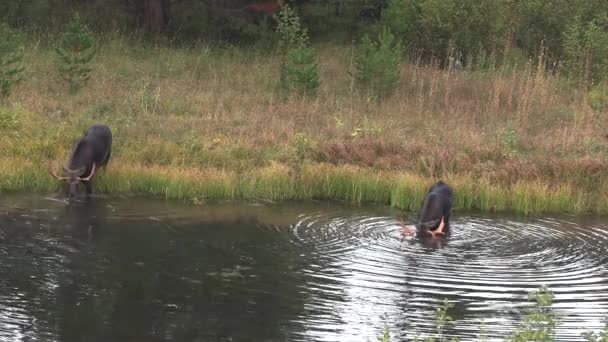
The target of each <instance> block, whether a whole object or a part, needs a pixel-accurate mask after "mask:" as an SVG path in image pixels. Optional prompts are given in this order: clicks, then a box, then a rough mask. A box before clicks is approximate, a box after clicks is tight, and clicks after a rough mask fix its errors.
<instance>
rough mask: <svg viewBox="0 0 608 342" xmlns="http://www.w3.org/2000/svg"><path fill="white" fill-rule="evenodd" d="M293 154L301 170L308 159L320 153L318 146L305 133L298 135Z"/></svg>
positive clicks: (295, 139) (293, 144)
mask: <svg viewBox="0 0 608 342" xmlns="http://www.w3.org/2000/svg"><path fill="white" fill-rule="evenodd" d="M292 146H293V154H294V159H295V163H296V167H297V168H301V167H302V165H303V164H304V161H305V160H306V159H307V158H312V157H314V155H315V154H316V153H317V152H318V144H317V142H316V141H315V140H313V139H311V138H308V137H307V136H306V135H304V134H303V133H297V134H296V135H295V137H294V140H293V142H292Z"/></svg>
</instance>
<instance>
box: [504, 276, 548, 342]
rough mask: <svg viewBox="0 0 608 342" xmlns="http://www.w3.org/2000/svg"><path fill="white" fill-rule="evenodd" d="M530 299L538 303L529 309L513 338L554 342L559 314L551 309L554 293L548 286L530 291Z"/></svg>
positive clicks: (521, 340) (514, 340)
mask: <svg viewBox="0 0 608 342" xmlns="http://www.w3.org/2000/svg"><path fill="white" fill-rule="evenodd" d="M528 298H529V300H530V301H533V302H535V303H536V305H535V306H534V307H532V308H530V309H528V310H527V311H528V313H527V315H526V317H525V320H524V322H523V323H522V325H521V327H520V328H519V329H518V330H517V331H516V332H515V334H514V336H513V337H512V338H511V341H513V342H528V341H535V342H552V341H554V340H555V325H556V324H557V319H558V317H557V315H556V314H555V313H554V312H553V310H552V309H551V303H552V301H553V294H552V293H551V292H550V291H549V290H548V289H547V288H546V287H542V288H541V289H540V290H538V291H536V292H533V293H530V295H529V297H528Z"/></svg>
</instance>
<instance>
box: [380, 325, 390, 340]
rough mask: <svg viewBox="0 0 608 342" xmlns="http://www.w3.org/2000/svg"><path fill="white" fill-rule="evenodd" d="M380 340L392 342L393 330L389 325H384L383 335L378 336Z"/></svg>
mask: <svg viewBox="0 0 608 342" xmlns="http://www.w3.org/2000/svg"><path fill="white" fill-rule="evenodd" d="M378 342H391V332H390V331H389V330H388V325H386V324H385V325H384V330H383V331H382V335H381V336H380V337H378Z"/></svg>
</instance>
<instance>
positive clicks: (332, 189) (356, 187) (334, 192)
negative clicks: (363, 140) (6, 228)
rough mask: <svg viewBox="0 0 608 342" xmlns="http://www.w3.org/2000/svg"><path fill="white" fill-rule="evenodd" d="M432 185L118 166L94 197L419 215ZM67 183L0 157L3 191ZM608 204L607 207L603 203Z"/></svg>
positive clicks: (542, 204)
mask: <svg viewBox="0 0 608 342" xmlns="http://www.w3.org/2000/svg"><path fill="white" fill-rule="evenodd" d="M445 180H446V181H448V182H449V183H450V184H452V186H453V187H454V189H455V191H456V204H455V209H457V210H461V209H465V210H471V209H476V210H485V211H503V210H510V211H514V212H517V213H523V214H538V213H543V212H569V213H584V212H600V213H605V212H606V211H608V207H606V206H602V207H600V206H599V205H598V204H592V203H589V202H585V201H584V196H583V195H582V194H576V193H575V192H574V191H573V190H571V188H569V187H558V188H551V187H549V186H547V185H543V184H541V183H536V182H534V183H526V182H518V183H516V184H515V185H514V186H513V187H512V188H499V187H497V186H495V185H492V184H490V183H488V182H475V180H472V179H469V178H463V177H454V178H447V179H445ZM430 183H431V180H429V179H426V178H424V177H420V176H417V175H412V174H406V173H399V172H387V171H375V170H370V169H367V168H361V167H354V166H348V165H347V166H334V165H330V164H305V165H304V167H303V168H302V170H301V173H300V174H296V171H295V170H294V169H293V168H290V167H289V166H287V165H283V164H272V165H270V166H267V167H262V168H254V169H251V170H247V171H242V172H236V171H231V170H222V169H199V168H184V167H175V166H158V165H157V166H146V165H142V164H134V163H130V162H125V161H123V160H121V159H116V160H113V161H112V163H111V164H110V165H109V167H108V170H107V173H104V172H103V171H101V172H100V173H99V174H98V176H97V179H96V180H95V188H96V191H99V192H102V193H107V194H121V193H132V194H139V195H151V196H155V197H161V198H167V199H178V200H184V201H189V202H195V203H197V202H201V201H206V200H237V199H239V200H240V199H264V200H270V201H282V200H311V199H314V200H340V201H346V202H351V203H358V204H365V203H376V204H385V205H391V206H394V207H397V208H402V209H406V210H417V209H418V208H419V207H420V205H421V203H422V200H423V197H424V195H425V193H426V191H427V189H428V187H429V185H430ZM60 187H61V182H59V181H57V180H55V179H54V178H52V177H51V176H50V175H49V173H48V171H47V169H46V165H44V164H40V163H36V162H33V161H29V160H25V159H0V191H3V192H11V191H30V192H43V193H48V192H56V191H59V190H60ZM603 203H604V205H605V204H606V203H607V202H603Z"/></svg>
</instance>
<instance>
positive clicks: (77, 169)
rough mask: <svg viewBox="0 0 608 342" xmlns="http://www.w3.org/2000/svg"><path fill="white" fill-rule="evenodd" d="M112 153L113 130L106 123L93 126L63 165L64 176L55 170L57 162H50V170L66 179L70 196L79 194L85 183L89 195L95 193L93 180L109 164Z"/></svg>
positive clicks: (77, 143) (59, 177)
mask: <svg viewBox="0 0 608 342" xmlns="http://www.w3.org/2000/svg"><path fill="white" fill-rule="evenodd" d="M111 154H112V132H111V131H110V128H109V127H108V126H106V125H94V126H91V127H90V128H89V129H87V131H86V132H85V134H84V136H83V137H82V138H80V139H79V140H78V142H76V145H75V147H74V151H73V152H72V155H71V156H70V159H69V160H68V163H67V165H64V166H63V174H64V175H63V176H59V175H57V173H56V171H55V170H53V168H54V166H55V164H56V163H54V162H52V163H49V172H50V173H51V175H53V176H54V177H55V178H57V179H59V180H63V181H66V182H67V184H68V194H69V197H70V198H74V197H76V195H77V194H78V186H79V184H80V183H83V184H84V186H85V188H86V193H87V195H91V194H92V193H93V184H92V180H93V177H94V176H95V173H96V172H97V170H98V169H99V168H101V167H105V166H107V165H108V162H109V161H110V156H111Z"/></svg>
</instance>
